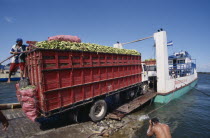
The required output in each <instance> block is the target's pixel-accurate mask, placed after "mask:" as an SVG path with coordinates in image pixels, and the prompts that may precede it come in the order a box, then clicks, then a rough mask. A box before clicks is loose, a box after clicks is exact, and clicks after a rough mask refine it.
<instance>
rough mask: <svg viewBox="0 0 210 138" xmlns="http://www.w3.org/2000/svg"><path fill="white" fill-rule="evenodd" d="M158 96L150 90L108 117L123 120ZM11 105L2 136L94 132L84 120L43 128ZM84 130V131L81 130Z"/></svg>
mask: <svg viewBox="0 0 210 138" xmlns="http://www.w3.org/2000/svg"><path fill="white" fill-rule="evenodd" d="M155 96H156V92H154V91H151V90H150V91H148V92H147V93H146V94H145V95H142V96H140V97H137V98H136V99H134V100H133V101H131V102H129V103H126V104H124V105H122V106H120V107H118V108H117V109H115V110H114V111H113V112H112V113H109V114H108V115H107V117H106V118H110V119H115V120H121V119H122V118H123V117H125V116H126V115H127V114H129V113H131V112H132V111H134V110H135V109H137V108H138V107H140V106H142V105H143V104H145V103H146V102H148V101H149V100H151V99H152V98H154V97H155ZM10 106H11V105H10V104H6V105H5V106H2V107H4V109H6V110H2V112H3V114H4V115H5V116H6V118H7V119H8V121H9V127H8V130H7V131H2V125H0V132H1V133H0V137H1V138H14V137H19V138H25V137H31V138H38V137H47V138H48V137H51V136H52V135H53V136H59V135H62V136H63V137H72V138H73V137H75V136H81V137H86V136H87V135H89V134H91V133H92V132H91V131H90V130H89V128H90V127H91V126H92V123H91V122H90V121H88V122H83V123H79V124H67V123H66V121H67V120H57V121H56V120H54V121H53V122H51V123H50V124H49V125H50V128H47V129H43V128H41V124H40V123H38V122H32V121H31V120H29V119H28V118H27V117H26V116H25V114H24V113H23V111H22V109H21V108H18V107H19V106H20V105H19V104H15V106H16V109H8V108H9V107H10ZM53 125H55V126H53ZM80 130H82V131H83V132H81V131H80Z"/></svg>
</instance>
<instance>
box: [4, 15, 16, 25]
mask: <svg viewBox="0 0 210 138" xmlns="http://www.w3.org/2000/svg"><path fill="white" fill-rule="evenodd" d="M4 21H6V22H7V23H14V18H13V17H9V16H5V17H4Z"/></svg>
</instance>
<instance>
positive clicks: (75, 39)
mask: <svg viewBox="0 0 210 138" xmlns="http://www.w3.org/2000/svg"><path fill="white" fill-rule="evenodd" d="M52 40H57V41H69V42H76V43H81V39H80V38H79V37H78V36H71V35H56V36H51V37H48V41H52Z"/></svg>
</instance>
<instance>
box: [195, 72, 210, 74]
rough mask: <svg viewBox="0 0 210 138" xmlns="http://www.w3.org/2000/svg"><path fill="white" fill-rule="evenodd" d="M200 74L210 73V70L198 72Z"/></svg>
mask: <svg viewBox="0 0 210 138" xmlns="http://www.w3.org/2000/svg"><path fill="white" fill-rule="evenodd" d="M198 74H210V72H198Z"/></svg>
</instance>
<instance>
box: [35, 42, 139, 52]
mask: <svg viewBox="0 0 210 138" xmlns="http://www.w3.org/2000/svg"><path fill="white" fill-rule="evenodd" d="M36 46H37V47H39V48H44V49H61V50H80V51H89V52H100V53H115V54H127V55H140V53H139V52H138V51H136V50H128V49H119V48H113V47H109V46H102V45H98V44H91V43H75V42H66V41H55V40H54V41H42V42H38V43H37V44H36Z"/></svg>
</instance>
